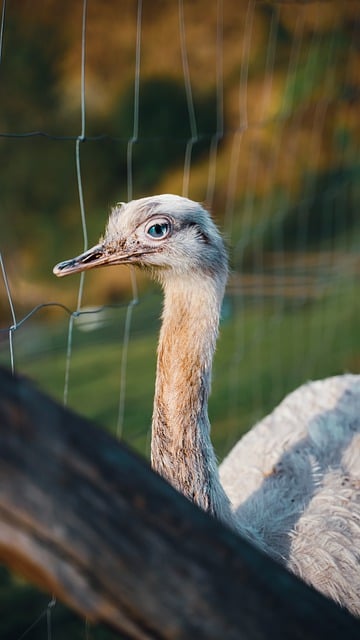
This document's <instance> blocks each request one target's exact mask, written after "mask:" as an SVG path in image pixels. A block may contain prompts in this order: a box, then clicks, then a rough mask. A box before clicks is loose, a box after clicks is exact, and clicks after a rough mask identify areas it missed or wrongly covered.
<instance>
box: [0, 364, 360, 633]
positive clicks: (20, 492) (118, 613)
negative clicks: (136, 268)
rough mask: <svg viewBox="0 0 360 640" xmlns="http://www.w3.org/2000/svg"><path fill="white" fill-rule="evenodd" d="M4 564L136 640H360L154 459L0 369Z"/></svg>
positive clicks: (334, 611) (356, 629) (347, 621)
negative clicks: (189, 496) (151, 462)
mask: <svg viewBox="0 0 360 640" xmlns="http://www.w3.org/2000/svg"><path fill="white" fill-rule="evenodd" d="M0 558H1V559H2V560H3V561H4V562H5V563H7V564H8V565H9V566H10V567H12V568H14V569H16V570H17V571H20V572H22V573H23V574H25V575H26V576H28V577H29V578H30V580H32V581H33V582H34V583H37V584H39V585H41V586H42V587H44V588H46V589H48V590H49V591H50V592H52V593H54V594H55V595H56V596H57V597H58V598H60V599H62V600H63V601H64V602H65V603H67V604H68V605H70V606H71V607H72V608H74V609H75V610H77V611H78V612H80V613H81V614H83V615H84V616H87V617H88V618H89V619H91V620H93V621H102V622H105V623H107V624H109V625H111V626H112V627H114V628H116V629H118V630H121V631H122V632H123V633H126V634H127V635H128V636H129V637H131V638H139V639H143V638H144V639H145V638H157V639H164V640H165V639H175V638H179V639H180V638H187V639H188V638H197V639H201V638H206V639H208V640H211V639H215V638H216V639H219V638H222V639H223V640H227V639H229V640H230V639H235V638H236V639H237V640H238V639H239V638H244V639H246V640H255V639H256V640H262V639H264V640H265V638H269V634H270V633H271V637H279V638H282V639H286V638H289V639H290V638H291V639H301V638H304V639H305V638H306V639H307V640H312V639H314V640H315V639H316V640H321V639H322V638H323V639H324V640H325V639H326V640H331V639H335V638H338V637H340V636H342V637H346V638H347V640H351V639H352V638H353V639H354V640H355V638H357V639H358V638H359V637H360V623H359V621H357V620H355V619H354V618H352V617H351V616H350V615H348V614H347V613H346V612H344V611H341V610H340V609H339V608H338V607H336V606H335V605H333V604H332V603H331V602H329V601H328V600H326V599H325V598H323V597H322V596H321V595H320V594H318V593H316V592H315V591H313V590H312V589H310V588H308V587H307V586H306V585H304V584H303V583H302V582H300V581H298V580H297V579H296V578H295V577H294V576H292V575H290V574H289V573H288V572H286V571H285V570H284V569H283V568H282V567H280V566H278V565H277V564H276V563H274V562H273V561H272V560H270V559H269V558H266V557H264V556H263V555H262V554H261V553H259V552H258V551H257V550H256V549H254V548H252V547H251V546H250V545H249V544H247V543H246V542H245V541H243V540H241V539H239V538H238V537H237V536H236V535H234V534H233V533H232V532H231V531H229V530H227V529H226V528H225V527H223V526H222V525H221V524H220V523H218V522H216V521H215V520H213V519H212V518H210V517H209V516H207V515H206V514H205V513H203V512H201V511H200V510H199V509H197V508H196V507H194V506H193V505H192V504H191V503H190V502H188V501H187V500H186V499H185V498H183V496H181V495H180V494H178V493H176V492H175V491H174V490H173V489H172V488H171V487H170V486H169V485H168V484H167V483H166V482H164V481H163V480H162V479H161V478H160V477H158V476H157V475H156V474H154V473H153V472H152V471H151V470H150V468H149V467H148V465H147V464H146V462H145V461H143V460H142V459H140V458H139V457H137V456H136V455H134V454H133V453H131V452H130V451H129V450H128V449H127V448H126V447H124V446H123V445H121V444H120V443H119V442H117V441H116V440H114V439H113V438H112V437H110V436H109V435H108V434H106V433H105V432H104V431H102V430H101V429H98V428H97V427H95V426H94V425H93V424H91V423H90V422H88V421H87V420H85V419H83V418H81V417H79V416H76V415H75V414H73V413H71V412H70V411H67V410H65V409H63V408H62V407H60V406H59V405H57V404H56V403H55V402H53V401H52V400H50V399H49V398H47V397H45V396H44V395H43V394H41V393H40V392H39V391H37V390H36V389H34V387H33V386H32V385H31V384H29V383H28V382H27V381H25V380H23V379H19V378H13V377H12V376H11V375H10V374H9V373H7V372H5V371H2V370H0ZM270 630H271V631H270Z"/></svg>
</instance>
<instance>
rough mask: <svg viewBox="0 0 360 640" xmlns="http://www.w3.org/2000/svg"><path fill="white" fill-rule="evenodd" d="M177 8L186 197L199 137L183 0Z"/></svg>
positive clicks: (184, 193)
mask: <svg viewBox="0 0 360 640" xmlns="http://www.w3.org/2000/svg"><path fill="white" fill-rule="evenodd" d="M178 6H179V30H180V48H181V61H182V68H183V75H184V84H185V93H186V102H187V108H188V114H189V124H190V136H191V137H190V139H189V140H188V142H187V144H186V149H185V159H184V172H183V187H182V195H183V196H186V197H187V196H188V195H189V181H190V168H191V155H192V150H193V147H194V144H196V142H197V141H198V139H199V136H198V129H197V124H196V116H195V107H194V100H193V95H192V89H191V80H190V70H189V61H188V56H187V48H186V34H185V16H184V2H183V0H179V5H178Z"/></svg>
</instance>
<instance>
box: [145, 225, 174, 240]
mask: <svg viewBox="0 0 360 640" xmlns="http://www.w3.org/2000/svg"><path fill="white" fill-rule="evenodd" d="M169 231H170V224H169V223H168V222H165V221H164V222H155V223H154V224H152V225H151V227H149V228H148V230H147V234H148V235H149V236H151V237H152V238H154V240H161V239H162V238H165V237H166V236H167V235H168V233H169Z"/></svg>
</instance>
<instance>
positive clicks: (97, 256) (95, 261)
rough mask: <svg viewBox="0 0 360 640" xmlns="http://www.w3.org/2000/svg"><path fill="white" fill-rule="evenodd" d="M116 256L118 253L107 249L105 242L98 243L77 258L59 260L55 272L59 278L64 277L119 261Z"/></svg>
mask: <svg viewBox="0 0 360 640" xmlns="http://www.w3.org/2000/svg"><path fill="white" fill-rule="evenodd" d="M116 257H117V256H116V254H114V253H110V252H109V251H108V250H106V249H105V247H104V245H103V244H96V245H95V246H94V247H91V249H88V250H87V251H85V252H84V253H81V254H80V255H79V256H77V257H76V258H71V259H70V260H64V262H59V264H57V265H55V267H54V269H53V273H54V274H55V275H56V276H58V277H59V278H62V277H63V276H67V275H70V274H72V273H80V271H86V270H87V269H93V268H95V267H101V266H105V265H108V264H115V263H116V262H119V260H117V261H116Z"/></svg>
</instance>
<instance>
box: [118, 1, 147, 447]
mask: <svg viewBox="0 0 360 640" xmlns="http://www.w3.org/2000/svg"><path fill="white" fill-rule="evenodd" d="M141 29H142V0H138V5H137V17H136V50H135V77H134V116H133V134H132V137H131V138H130V140H129V142H128V145H127V197H128V200H132V198H133V192H134V184H133V166H132V161H133V148H134V145H135V144H136V142H137V140H138V137H139V98H140V70H141ZM129 271H130V278H131V289H132V299H131V300H130V302H129V304H128V306H127V309H126V316H125V325H124V333H123V341H122V344H123V348H122V353H121V363H120V391H119V404H118V417H117V423H116V431H115V432H116V436H117V437H118V438H121V436H122V434H123V430H124V417H125V398H126V378H127V364H128V353H129V344H130V331H131V321H132V314H133V309H134V307H135V305H137V304H138V288H137V281H136V274H135V270H134V268H133V267H132V266H130V267H129Z"/></svg>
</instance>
